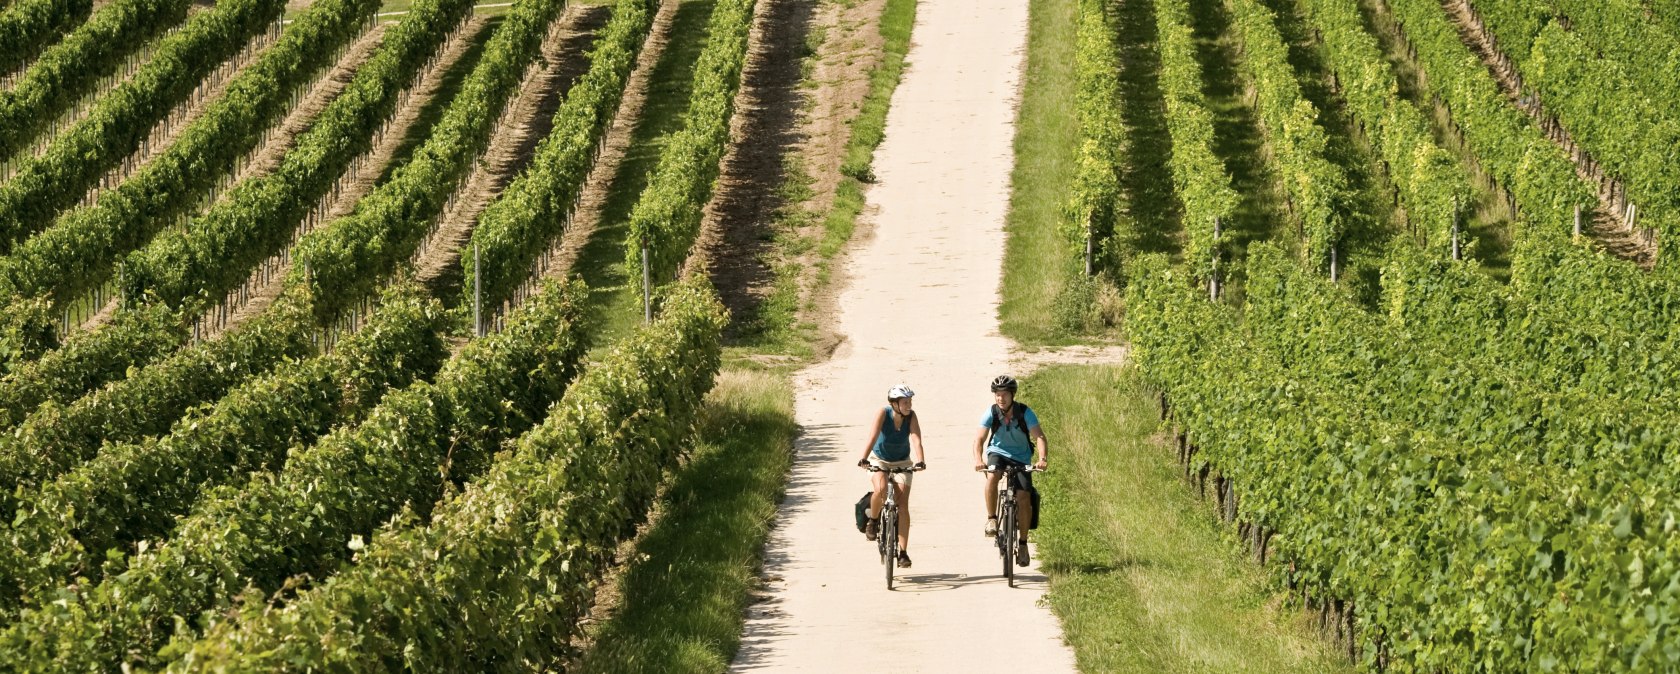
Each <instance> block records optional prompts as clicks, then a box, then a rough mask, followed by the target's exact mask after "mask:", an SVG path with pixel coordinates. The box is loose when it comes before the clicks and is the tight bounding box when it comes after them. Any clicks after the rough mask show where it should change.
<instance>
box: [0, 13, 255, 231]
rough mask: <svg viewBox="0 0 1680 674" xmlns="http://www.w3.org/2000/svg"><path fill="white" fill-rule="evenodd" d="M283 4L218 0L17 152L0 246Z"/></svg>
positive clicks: (51, 212)
mask: <svg viewBox="0 0 1680 674" xmlns="http://www.w3.org/2000/svg"><path fill="white" fill-rule="evenodd" d="M284 8H285V2H284V1H283V0H224V1H223V2H219V3H217V4H216V7H215V9H212V10H210V11H206V12H202V13H200V14H198V15H196V16H194V17H192V18H191V19H188V20H187V24H186V27H184V28H182V29H181V30H180V32H178V33H175V34H174V35H171V36H169V37H167V38H165V39H164V40H163V42H162V43H161V44H160V45H158V48H157V52H156V53H155V54H154V55H153V56H152V58H151V60H149V61H147V62H146V65H145V66H144V67H142V68H141V69H140V70H139V71H137V72H135V73H134V76H133V77H130V78H128V79H127V80H125V81H124V82H123V83H122V84H120V85H117V86H116V87H115V88H113V89H112V90H111V91H110V92H109V93H107V94H105V95H103V96H101V97H100V99H99V102H98V103H97V104H95V105H94V108H93V110H92V111H91V112H89V113H88V115H87V117H86V118H84V119H82V121H80V122H78V123H77V124H76V125H75V126H74V127H71V128H70V129H68V130H65V131H64V132H63V133H60V134H59V135H58V136H57V137H55V138H54V139H53V141H52V143H51V144H50V145H48V146H47V149H46V151H45V152H44V153H43V154H41V155H39V156H36V157H30V158H26V159H24V160H23V161H22V162H21V163H20V165H19V167H18V170H17V173H16V174H15V175H13V176H12V179H11V180H9V181H7V182H6V183H5V184H4V185H0V250H3V251H6V252H10V251H11V249H12V247H13V246H15V245H17V244H18V243H19V242H20V241H22V240H23V239H24V238H26V237H28V236H29V235H31V234H34V233H36V232H39V231H41V230H42V229H44V228H46V227H47V226H48V225H50V224H52V223H53V220H54V219H55V218H57V216H58V214H59V213H60V212H61V211H63V210H64V209H65V208H68V207H70V206H71V205H72V204H75V203H76V202H77V201H78V200H80V199H81V198H82V195H83V194H86V193H87V190H88V188H90V187H93V185H94V183H95V182H96V181H98V180H99V178H100V176H102V175H104V174H105V172H106V171H107V170H109V169H110V168H111V167H113V166H115V165H116V164H117V163H118V162H119V161H121V160H122V159H123V158H125V157H128V156H129V155H130V154H132V153H133V152H134V150H135V149H137V148H139V147H140V144H141V142H142V141H144V140H145V139H146V137H147V136H148V135H150V134H151V132H152V126H153V124H155V123H156V122H157V121H158V120H160V119H162V118H163V117H164V116H165V115H167V114H168V113H169V111H170V110H171V109H173V108H174V107H175V105H176V104H177V103H179V102H181V101H182V100H185V99H186V98H187V96H188V95H189V94H191V93H192V91H193V89H194V88H195V87H197V86H198V83H199V80H202V79H204V76H205V75H208V74H209V73H210V71H212V70H214V69H216V67H218V66H220V65H221V63H222V62H223V61H225V60H227V59H228V58H229V57H232V56H233V55H234V54H236V53H238V52H239V50H240V49H243V48H244V47H245V44H246V42H247V39H248V38H250V37H251V36H252V35H254V34H256V33H257V32H258V31H260V30H262V29H264V28H266V27H268V26H269V25H270V24H271V23H273V21H274V20H275V19H276V18H278V17H279V16H280V13H281V10H283V9H284Z"/></svg>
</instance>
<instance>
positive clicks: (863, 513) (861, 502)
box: [852, 489, 875, 533]
mask: <svg viewBox="0 0 1680 674" xmlns="http://www.w3.org/2000/svg"><path fill="white" fill-rule="evenodd" d="M874 496H875V490H873V489H871V490H869V491H866V492H864V493H863V498H860V499H858V502H857V506H856V507H854V508H853V509H852V510H853V511H854V514H855V515H857V528H858V533H863V527H864V525H865V524H867V523H868V522H869V499H870V498H872V497H874Z"/></svg>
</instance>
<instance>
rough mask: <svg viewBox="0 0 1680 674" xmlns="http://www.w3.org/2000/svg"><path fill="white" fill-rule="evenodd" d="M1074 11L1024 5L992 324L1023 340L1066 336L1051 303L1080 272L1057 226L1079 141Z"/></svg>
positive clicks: (1060, 340) (1050, 4) (1054, 0)
mask: <svg viewBox="0 0 1680 674" xmlns="http://www.w3.org/2000/svg"><path fill="white" fill-rule="evenodd" d="M1077 16H1078V2H1077V1H1076V0H1033V2H1032V4H1031V5H1030V6H1029V14H1028V19H1027V21H1028V23H1027V65H1026V72H1024V73H1023V74H1022V77H1023V78H1024V86H1023V87H1022V92H1021V105H1020V108H1019V111H1018V112H1017V114H1016V118H1015V147H1014V153H1015V168H1014V171H1013V172H1012V173H1011V174H1010V194H1009V214H1008V216H1007V218H1006V219H1005V221H1004V231H1005V233H1006V234H1007V235H1008V243H1007V244H1006V245H1005V247H1004V253H1003V292H1002V294H1003V301H1002V303H1001V304H1000V306H999V307H998V322H999V329H1000V330H1001V331H1002V332H1003V334H1004V335H1005V336H1008V337H1010V338H1013V339H1014V340H1016V341H1018V342H1021V343H1022V344H1028V345H1044V344H1065V343H1068V342H1069V341H1070V340H1069V338H1068V337H1067V336H1065V335H1062V334H1059V333H1058V331H1057V330H1056V329H1055V319H1054V317H1053V316H1052V313H1053V307H1054V305H1055V302H1056V298H1057V296H1058V295H1060V294H1061V293H1062V290H1063V288H1064V287H1066V286H1068V284H1069V280H1070V279H1071V278H1072V277H1073V276H1075V275H1077V274H1081V273H1083V265H1084V262H1083V258H1080V257H1079V255H1081V254H1082V252H1080V251H1075V250H1073V249H1072V247H1071V246H1069V245H1068V242H1067V239H1066V238H1065V237H1063V236H1062V234H1061V233H1059V232H1058V231H1057V224H1058V223H1059V222H1060V221H1061V219H1062V218H1064V217H1066V216H1065V214H1064V211H1065V209H1066V206H1067V201H1068V193H1067V186H1068V185H1070V184H1072V183H1073V178H1074V169H1075V167H1074V158H1075V154H1076V152H1077V151H1078V148H1079V116H1078V114H1077V111H1076V109H1075V105H1074V103H1075V98H1074V97H1075V92H1076V90H1077V81H1076V78H1075V77H1074V72H1073V53H1074V44H1075V39H1074V36H1075V32H1076V28H1077V26H1076V18H1077Z"/></svg>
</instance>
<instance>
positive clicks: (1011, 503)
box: [983, 466, 1035, 587]
mask: <svg viewBox="0 0 1680 674" xmlns="http://www.w3.org/2000/svg"><path fill="white" fill-rule="evenodd" d="M983 472H987V473H996V474H998V498H997V515H998V527H997V537H996V544H997V549H998V556H999V557H1002V558H1003V578H1004V580H1005V581H1006V582H1007V583H1009V586H1010V587H1015V541H1016V540H1018V539H1019V537H1018V536H1017V534H1018V533H1019V531H1020V529H1019V526H1020V523H1019V522H1018V521H1017V520H1016V514H1015V511H1016V509H1017V507H1018V503H1017V502H1016V500H1015V499H1016V496H1017V492H1019V491H1020V490H1018V489H1016V488H1015V476H1016V475H1017V474H1020V473H1031V472H1035V471H1034V470H1033V467H1032V466H1001V467H995V468H986V469H985V470H984V471H983Z"/></svg>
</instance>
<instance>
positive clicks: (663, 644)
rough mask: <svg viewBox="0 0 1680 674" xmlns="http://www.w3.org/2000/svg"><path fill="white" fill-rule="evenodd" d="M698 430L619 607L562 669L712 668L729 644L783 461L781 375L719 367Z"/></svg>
mask: <svg viewBox="0 0 1680 674" xmlns="http://www.w3.org/2000/svg"><path fill="white" fill-rule="evenodd" d="M698 428H699V430H698V433H697V434H696V437H697V438H699V439H700V443H699V445H698V446H697V447H696V448H695V449H694V452H693V454H692V456H691V457H690V458H689V460H688V462H687V463H685V464H684V465H683V466H682V467H681V468H679V469H677V470H676V471H675V473H674V475H673V476H672V479H671V481H670V482H669V487H668V490H667V491H666V493H665V494H664V496H663V497H662V499H661V500H660V504H659V512H660V514H659V516H658V519H657V521H656V522H655V523H654V524H653V525H652V526H651V527H650V528H649V529H648V531H647V532H646V533H645V534H644V535H643V536H642V538H641V539H640V540H639V541H638V542H637V545H636V548H635V551H634V553H633V556H632V559H633V560H635V561H634V562H633V563H631V564H630V565H629V567H627V568H626V570H625V572H624V575H623V576H622V578H621V584H620V589H621V590H622V597H623V598H624V599H623V602H622V603H621V604H620V605H619V607H618V610H617V611H616V612H615V613H614V614H613V615H612V616H611V617H610V618H609V619H607V620H606V621H604V622H603V623H601V624H600V625H599V627H598V628H597V629H595V630H593V631H592V633H591V634H592V636H593V638H594V640H595V643H596V646H595V647H594V648H593V649H591V650H589V651H588V652H587V653H586V654H585V655H584V657H583V659H582V662H581V663H580V664H579V666H577V667H574V668H571V671H573V672H574V673H576V674H609V673H616V672H625V673H632V672H636V673H639V672H722V671H724V670H725V669H727V668H728V667H729V661H730V659H731V658H733V657H734V655H735V651H736V649H737V648H738V647H739V646H740V640H741V624H742V619H743V615H744V612H745V609H746V600H747V592H748V591H749V590H751V589H752V588H753V587H755V586H756V585H757V583H758V573H757V569H758V567H759V564H760V555H761V554H762V550H763V547H764V539H765V536H766V535H767V534H768V533H769V528H770V524H771V522H772V521H774V519H775V517H776V504H777V502H778V501H779V500H780V499H781V494H782V489H783V485H784V481H785V479H786V476H787V471H788V468H789V467H790V466H791V465H792V462H793V438H794V435H795V434H796V433H797V432H798V426H797V424H796V423H795V422H794V419H793V388H792V385H791V383H790V380H789V377H788V376H787V373H785V372H761V371H750V370H745V369H726V370H725V371H724V372H723V373H722V374H721V375H720V376H719V377H718V382H717V388H715V389H713V391H712V393H711V396H710V397H709V398H708V400H707V403H706V406H705V407H704V408H703V409H702V411H701V418H700V422H699V426H698Z"/></svg>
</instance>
